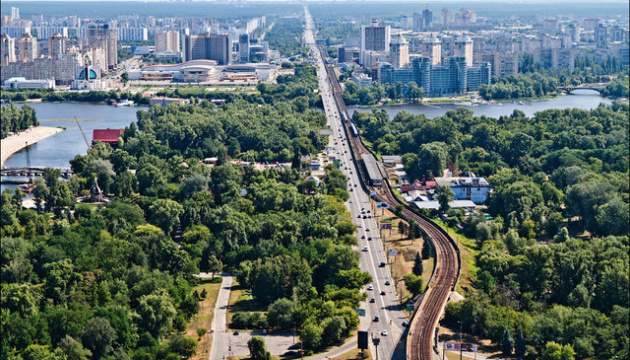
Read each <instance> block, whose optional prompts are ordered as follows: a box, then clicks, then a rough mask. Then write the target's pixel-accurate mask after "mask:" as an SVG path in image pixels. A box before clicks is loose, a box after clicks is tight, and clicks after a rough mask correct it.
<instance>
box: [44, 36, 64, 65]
mask: <svg viewBox="0 0 630 360" xmlns="http://www.w3.org/2000/svg"><path fill="white" fill-rule="evenodd" d="M67 40H68V38H67V37H64V36H61V35H60V34H59V33H55V34H54V35H53V36H51V37H49V38H48V57H50V58H52V59H59V58H60V57H61V55H63V54H65V53H66V41H67Z"/></svg>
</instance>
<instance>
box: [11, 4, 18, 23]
mask: <svg viewBox="0 0 630 360" xmlns="http://www.w3.org/2000/svg"><path fill="white" fill-rule="evenodd" d="M11 18H12V19H13V20H19V19H20V8H17V7H15V6H11Z"/></svg>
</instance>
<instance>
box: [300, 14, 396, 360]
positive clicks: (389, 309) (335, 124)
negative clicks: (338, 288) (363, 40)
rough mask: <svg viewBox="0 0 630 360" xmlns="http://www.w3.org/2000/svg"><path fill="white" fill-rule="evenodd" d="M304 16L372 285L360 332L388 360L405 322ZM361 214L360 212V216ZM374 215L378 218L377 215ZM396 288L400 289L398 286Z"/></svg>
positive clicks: (363, 265) (362, 260) (309, 20)
mask: <svg viewBox="0 0 630 360" xmlns="http://www.w3.org/2000/svg"><path fill="white" fill-rule="evenodd" d="M305 14H306V22H307V23H306V31H305V41H306V43H307V45H308V46H309V47H310V48H311V49H312V50H313V53H314V54H315V55H314V56H315V60H316V62H317V76H318V78H319V85H320V92H321V95H322V100H323V103H324V109H325V112H326V115H327V116H328V121H329V125H330V127H331V129H333V132H334V134H333V135H332V139H334V141H336V142H337V143H338V144H337V145H333V146H334V147H335V150H336V152H337V156H338V158H340V159H341V162H342V165H341V169H342V171H343V172H344V173H345V174H346V176H348V177H349V180H348V183H349V189H348V190H349V191H350V199H349V200H348V202H347V203H346V206H347V207H348V209H349V210H350V212H351V214H352V218H353V222H354V223H355V224H356V225H357V226H359V229H358V232H357V234H356V235H357V237H358V238H359V246H358V249H359V250H361V252H360V253H361V258H360V263H361V268H362V269H363V270H364V271H368V272H369V273H370V274H371V275H372V277H373V279H374V281H373V283H372V285H373V287H374V289H373V290H367V289H366V291H367V293H368V302H367V303H363V304H361V308H365V309H366V310H367V316H369V317H370V318H371V319H374V317H375V316H378V317H379V318H380V321H378V322H375V321H372V322H371V323H370V325H369V327H368V328H367V329H364V328H362V329H361V330H368V331H369V333H370V337H379V338H380V339H381V340H380V345H379V347H378V353H379V356H378V357H379V358H380V359H391V358H393V357H394V350H395V347H396V346H397V345H398V343H399V341H400V340H401V336H402V334H403V331H404V328H403V326H402V323H403V322H404V321H407V320H408V319H407V317H406V316H405V315H404V314H403V313H402V311H401V310H400V306H399V303H398V300H397V293H396V292H395V288H394V281H393V280H392V277H391V271H390V268H389V266H385V267H380V266H379V264H380V263H381V262H385V263H387V258H386V254H385V251H384V249H383V244H382V241H381V238H380V236H379V229H378V228H377V224H376V221H375V220H374V218H373V216H374V214H373V211H372V210H373V209H371V208H370V202H369V198H368V196H367V194H365V193H364V192H363V191H362V189H361V187H360V186H356V187H355V184H356V185H358V184H360V181H359V177H358V171H357V168H356V166H355V164H354V163H353V161H352V156H351V154H350V153H349V151H350V147H349V145H348V139H347V136H346V133H345V131H344V130H343V126H342V124H341V118H340V114H339V109H338V107H337V104H336V103H335V99H334V97H333V95H332V93H331V89H330V84H329V83H328V78H327V74H326V69H325V66H324V62H323V60H322V59H321V56H320V53H319V51H318V49H317V48H316V46H315V41H314V36H313V32H312V30H313V29H314V26H313V22H312V18H311V16H310V14H309V12H308V9H306V8H305ZM346 167H347V170H346ZM362 211H364V213H363V214H362ZM368 211H369V213H368ZM378 212H379V214H380V211H378ZM359 215H361V218H358V216H359ZM363 215H366V216H370V218H367V219H363ZM363 236H365V239H361V237H363ZM370 237H371V238H372V240H371V241H370V240H368V238H370ZM365 247H367V249H368V251H362V250H363V249H364V248H365ZM386 281H389V282H390V285H385V282H386ZM400 286H403V284H402V282H401V284H400ZM382 291H384V292H385V295H380V294H381V292H382ZM372 298H373V299H374V301H375V302H374V303H370V302H369V301H370V299H372ZM383 331H387V333H388V335H386V336H384V335H382V334H383ZM371 350H372V353H373V354H374V353H375V349H374V348H372V349H371ZM396 355H397V357H398V356H399V352H397V353H396ZM402 358H404V353H403V354H402Z"/></svg>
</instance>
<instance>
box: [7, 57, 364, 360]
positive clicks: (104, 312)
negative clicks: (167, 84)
mask: <svg viewBox="0 0 630 360" xmlns="http://www.w3.org/2000/svg"><path fill="white" fill-rule="evenodd" d="M316 84H317V80H316V77H315V69H314V68H312V67H310V66H308V65H300V66H298V68H296V73H295V75H290V76H287V77H286V79H283V80H282V83H281V84H278V85H262V86H260V89H259V90H260V94H257V95H256V96H248V97H246V98H243V97H236V98H233V99H230V100H229V101H226V103H225V104H224V105H221V106H220V107H218V108H215V107H214V105H212V104H211V103H210V102H208V101H207V100H203V101H202V103H201V104H200V106H195V105H180V104H170V105H169V106H167V107H159V106H156V107H152V108H151V109H149V110H147V111H138V116H137V117H138V122H137V125H136V123H132V124H130V125H129V127H127V128H126V129H125V132H124V134H123V135H122V136H121V137H120V139H119V148H118V149H112V148H111V147H110V146H109V145H107V144H104V143H100V142H96V143H95V144H94V145H93V146H92V148H91V149H90V150H89V152H88V154H87V155H77V156H76V157H75V158H74V159H73V160H72V161H71V165H72V169H73V171H74V175H73V176H72V177H71V178H70V179H68V180H67V181H66V180H60V177H59V175H60V174H59V172H58V171H56V170H52V169H49V170H47V172H46V174H45V175H44V177H43V178H40V179H37V180H36V184H37V187H36V188H35V191H34V195H35V196H36V198H37V201H36V204H37V210H33V209H24V208H23V207H22V206H21V204H22V200H23V197H24V194H23V193H22V192H21V191H19V190H18V191H15V192H13V191H11V190H5V191H4V192H3V193H2V197H1V200H2V207H1V214H0V215H1V218H2V228H1V235H2V240H1V241H2V252H1V264H2V274H3V276H2V321H1V324H0V325H1V330H2V334H3V336H2V340H1V345H2V349H1V352H0V357H1V358H2V359H21V360H30V359H55V360H57V359H59V360H66V359H121V360H122V359H134V360H135V359H147V360H150V359H184V358H189V357H190V356H192V355H194V354H195V352H196V350H197V338H196V337H192V336H187V335H185V333H184V330H185V329H186V326H187V324H188V322H189V321H190V320H191V318H192V317H193V316H194V315H195V314H196V313H197V311H198V310H199V301H200V297H201V296H203V294H198V293H196V292H193V291H192V288H193V287H194V286H195V285H197V284H199V283H200V282H202V280H200V279H199V278H196V277H194V276H193V275H194V274H198V273H199V272H200V271H201V272H209V273H220V272H221V271H222V270H223V269H231V270H234V271H236V272H237V276H238V279H239V281H240V282H241V284H242V285H243V286H245V287H247V288H248V289H250V290H251V293H252V295H253V296H254V298H255V299H256V300H257V301H258V302H259V303H261V304H263V305H264V306H265V308H267V309H268V311H267V314H266V315H265V316H261V314H260V313H259V314H258V315H256V319H257V320H256V323H255V325H252V324H251V323H249V324H247V326H256V327H263V326H264V327H265V328H270V329H285V328H287V327H291V326H293V321H295V322H296V325H297V327H298V329H299V330H300V333H301V335H300V336H301V339H302V341H303V343H304V348H305V349H306V350H307V351H316V350H317V349H319V348H321V347H322V346H327V345H330V344H334V343H337V342H338V341H340V340H342V339H344V338H345V337H347V336H349V335H350V333H351V332H352V331H353V330H354V329H355V328H356V327H357V325H358V322H359V319H358V315H357V314H356V312H355V311H354V310H353V308H354V307H357V306H358V303H359V302H360V301H362V300H364V298H365V295H364V294H361V293H360V289H361V288H362V287H363V286H364V285H365V284H366V283H368V282H370V281H371V276H370V275H369V274H368V273H365V272H362V271H361V270H360V269H359V261H358V253H357V252H356V251H354V250H352V248H351V245H354V244H356V243H357V239H356V238H355V237H354V236H353V233H354V231H355V226H354V225H353V224H352V222H351V220H350V217H349V213H348V212H347V210H346V208H345V206H344V204H343V201H345V200H346V199H347V198H348V192H347V191H346V188H347V183H346V179H345V176H343V174H342V173H341V172H340V171H338V170H335V169H328V171H327V175H326V177H325V178H324V179H323V180H324V181H323V184H322V185H321V186H319V187H318V186H317V185H316V184H315V182H314V181H313V180H308V181H307V180H306V179H305V176H304V175H303V174H301V173H300V170H299V166H298V168H295V169H284V170H276V169H271V170H266V171H258V170H255V169H254V168H253V167H250V166H246V167H242V166H239V165H233V164H232V163H231V161H230V160H232V159H238V158H239V156H242V155H243V154H248V156H253V158H255V159H256V160H260V161H274V160H280V159H281V157H282V160H288V161H292V160H296V157H297V161H298V163H299V156H300V155H306V154H310V153H312V152H318V151H321V149H323V146H324V144H325V142H324V138H323V137H321V136H320V135H319V132H318V129H319V128H321V127H322V126H323V124H325V119H323V118H322V115H321V113H320V112H318V111H316V110H315V109H314V106H315V105H316V104H318V103H320V102H321V99H320V98H319V96H318V95H317V94H315V93H314V92H313V91H312V89H313V87H314V86H316ZM288 99H292V100H291V101H288ZM322 121H323V123H322ZM283 150H284V151H283ZM208 156H217V157H218V158H219V161H218V163H217V164H216V166H213V167H210V166H207V165H205V164H203V163H201V160H202V159H203V158H204V157H208ZM95 179H96V180H97V181H98V185H99V187H100V189H101V190H102V192H103V194H104V195H105V196H107V197H108V198H109V199H111V201H110V202H108V203H105V204H101V205H90V204H84V203H77V199H78V198H80V197H84V196H87V197H89V195H90V189H91V188H92V186H93V184H94V181H95ZM287 319H289V320H287ZM200 336H201V335H200Z"/></svg>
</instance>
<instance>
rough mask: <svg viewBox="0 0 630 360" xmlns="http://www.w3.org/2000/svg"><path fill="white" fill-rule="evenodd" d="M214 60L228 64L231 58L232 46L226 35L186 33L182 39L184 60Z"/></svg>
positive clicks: (220, 63)
mask: <svg viewBox="0 0 630 360" xmlns="http://www.w3.org/2000/svg"><path fill="white" fill-rule="evenodd" d="M198 59H208V60H215V61H216V62H217V63H218V64H219V65H228V64H229V63H230V61H231V59H232V46H231V44H230V37H229V36H228V35H220V34H201V35H188V36H186V39H185V41H184V60H185V61H190V60H198Z"/></svg>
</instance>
